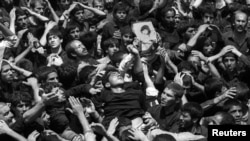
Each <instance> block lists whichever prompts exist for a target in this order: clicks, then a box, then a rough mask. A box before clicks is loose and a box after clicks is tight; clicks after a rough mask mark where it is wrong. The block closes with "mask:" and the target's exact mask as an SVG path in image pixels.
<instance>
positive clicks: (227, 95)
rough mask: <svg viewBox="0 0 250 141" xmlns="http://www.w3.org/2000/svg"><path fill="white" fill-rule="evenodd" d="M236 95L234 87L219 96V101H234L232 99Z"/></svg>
mask: <svg viewBox="0 0 250 141" xmlns="http://www.w3.org/2000/svg"><path fill="white" fill-rule="evenodd" d="M236 93H237V89H236V87H231V88H229V89H228V90H227V91H225V92H224V93H223V94H222V95H221V100H224V99H227V98H231V99H234V97H235V96H236Z"/></svg>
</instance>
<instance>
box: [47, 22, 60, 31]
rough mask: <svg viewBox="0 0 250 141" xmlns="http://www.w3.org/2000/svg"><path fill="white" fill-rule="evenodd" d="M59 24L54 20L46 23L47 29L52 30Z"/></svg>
mask: <svg viewBox="0 0 250 141" xmlns="http://www.w3.org/2000/svg"><path fill="white" fill-rule="evenodd" d="M56 25H57V23H56V22H54V21H49V22H48V23H46V24H45V27H46V30H51V29H52V28H53V27H55V26H56Z"/></svg>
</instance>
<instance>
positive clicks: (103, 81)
mask: <svg viewBox="0 0 250 141" xmlns="http://www.w3.org/2000/svg"><path fill="white" fill-rule="evenodd" d="M112 72H119V70H117V69H115V68H112V69H108V70H106V72H105V74H104V75H103V77H102V84H103V86H104V87H105V88H106V83H108V82H109V76H110V74H111V73H112Z"/></svg>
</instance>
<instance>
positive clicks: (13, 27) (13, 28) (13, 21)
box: [10, 8, 16, 34]
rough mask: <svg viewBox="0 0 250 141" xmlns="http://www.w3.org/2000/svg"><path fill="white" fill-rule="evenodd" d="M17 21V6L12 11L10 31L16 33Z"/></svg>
mask: <svg viewBox="0 0 250 141" xmlns="http://www.w3.org/2000/svg"><path fill="white" fill-rule="evenodd" d="M15 22H16V8H13V9H12V10H11V11H10V31H11V32H12V33H13V34H16V30H15V26H16V25H15Z"/></svg>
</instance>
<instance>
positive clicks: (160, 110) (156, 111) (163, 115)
mask: <svg viewBox="0 0 250 141" xmlns="http://www.w3.org/2000/svg"><path fill="white" fill-rule="evenodd" d="M148 112H149V113H150V114H151V115H152V117H153V118H154V119H155V120H156V121H157V122H158V124H159V125H160V129H162V130H165V131H171V130H172V128H173V127H174V126H176V125H175V124H177V123H178V120H179V117H180V112H179V110H178V109H177V108H176V105H172V106H171V107H163V106H161V105H156V106H153V107H151V108H149V109H148Z"/></svg>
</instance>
